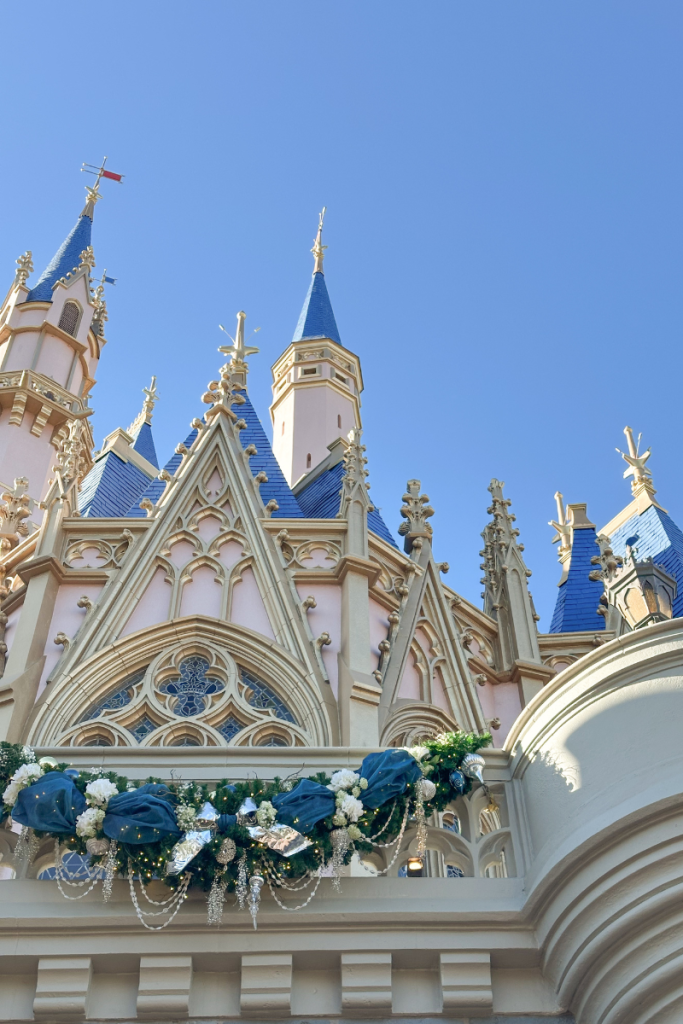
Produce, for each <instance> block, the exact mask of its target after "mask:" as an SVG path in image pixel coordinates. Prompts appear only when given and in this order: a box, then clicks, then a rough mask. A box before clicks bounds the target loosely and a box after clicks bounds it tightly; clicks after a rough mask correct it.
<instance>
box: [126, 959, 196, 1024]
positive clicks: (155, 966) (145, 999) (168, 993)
mask: <svg viewBox="0 0 683 1024" xmlns="http://www.w3.org/2000/svg"><path fill="white" fill-rule="evenodd" d="M191 985H192V957H191V956H142V957H140V985H139V988H138V998H137V1014H138V1019H140V1020H163V1019H164V1017H167V1018H170V1019H171V1020H180V1019H184V1018H186V1017H187V1016H188V1013H189V1009H190V987H191Z"/></svg>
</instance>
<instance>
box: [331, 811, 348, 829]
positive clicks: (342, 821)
mask: <svg viewBox="0 0 683 1024" xmlns="http://www.w3.org/2000/svg"><path fill="white" fill-rule="evenodd" d="M332 822H333V824H335V825H339V827H340V828H343V827H344V825H346V817H345V816H344V815H343V814H341V813H340V812H339V811H337V813H336V814H335V816H334V817H333V819H332Z"/></svg>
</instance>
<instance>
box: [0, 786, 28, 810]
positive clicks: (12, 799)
mask: <svg viewBox="0 0 683 1024" xmlns="http://www.w3.org/2000/svg"><path fill="white" fill-rule="evenodd" d="M23 788H24V787H23V786H21V785H20V784H19V783H18V782H10V784H9V786H8V787H7V789H6V790H5V792H4V793H3V794H2V800H3V803H5V804H7V806H8V807H14V805H15V803H16V802H17V797H18V796H19V794H20V793H21V791H22V789H23Z"/></svg>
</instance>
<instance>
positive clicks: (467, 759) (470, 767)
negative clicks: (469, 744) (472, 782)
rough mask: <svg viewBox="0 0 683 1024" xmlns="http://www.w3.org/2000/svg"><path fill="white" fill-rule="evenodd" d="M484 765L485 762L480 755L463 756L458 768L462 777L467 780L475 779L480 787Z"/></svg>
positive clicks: (482, 781)
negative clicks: (465, 777) (464, 776)
mask: <svg viewBox="0 0 683 1024" xmlns="http://www.w3.org/2000/svg"><path fill="white" fill-rule="evenodd" d="M485 765H486V761H485V760H484V758H483V757H482V756H481V754H465V756H464V757H463V759H462V762H461V764H460V768H461V770H462V772H463V774H464V775H466V776H467V778H468V779H476V780H477V782H480V783H481V784H482V786H483V785H484V776H483V774H482V773H483V770H484V767H485Z"/></svg>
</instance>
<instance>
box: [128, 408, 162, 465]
mask: <svg viewBox="0 0 683 1024" xmlns="http://www.w3.org/2000/svg"><path fill="white" fill-rule="evenodd" d="M133 448H134V449H135V451H136V452H138V453H139V454H140V455H142V457H143V459H147V461H148V462H151V463H152V465H153V466H156V468H157V469H158V468H159V460H158V459H157V450H156V448H155V446H154V438H153V437H152V425H151V424H150V423H147V422H146V421H145V420H143V422H142V423H141V424H140V426H139V427H138V428H137V430H136V431H135V432H134V433H133Z"/></svg>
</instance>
